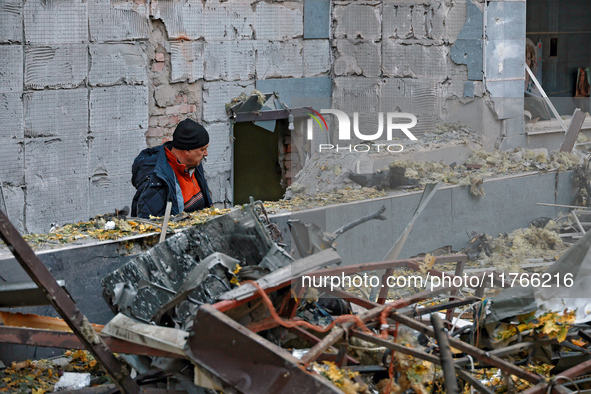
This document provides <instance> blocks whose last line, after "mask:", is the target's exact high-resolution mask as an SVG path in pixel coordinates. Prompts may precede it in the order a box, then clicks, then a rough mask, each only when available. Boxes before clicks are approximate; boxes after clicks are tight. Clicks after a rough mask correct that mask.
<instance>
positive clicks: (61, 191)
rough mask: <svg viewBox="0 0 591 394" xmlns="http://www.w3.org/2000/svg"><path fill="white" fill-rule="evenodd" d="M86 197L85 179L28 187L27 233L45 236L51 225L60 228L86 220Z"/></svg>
mask: <svg viewBox="0 0 591 394" xmlns="http://www.w3.org/2000/svg"><path fill="white" fill-rule="evenodd" d="M88 197H89V195H88V177H84V178H70V179H63V180H58V181H51V182H46V181H40V180H36V181H35V182H30V183H28V184H27V197H26V209H27V230H28V231H29V232H32V233H47V232H49V229H50V228H51V223H58V224H60V225H63V224H65V223H75V222H78V221H80V220H88V216H89V215H88V205H89V198H88ZM56 207H59V209H56Z"/></svg>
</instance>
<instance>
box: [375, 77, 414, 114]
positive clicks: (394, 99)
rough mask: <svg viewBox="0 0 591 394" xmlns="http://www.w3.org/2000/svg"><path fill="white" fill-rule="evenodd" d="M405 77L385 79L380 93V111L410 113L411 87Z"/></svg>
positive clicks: (411, 109)
mask: <svg viewBox="0 0 591 394" xmlns="http://www.w3.org/2000/svg"><path fill="white" fill-rule="evenodd" d="M407 81H408V80H407V79H401V78H388V79H385V82H384V84H383V85H382V88H381V94H380V111H381V112H385V113H388V112H396V111H398V112H410V113H412V111H413V108H412V99H411V97H412V88H411V85H410V84H409V83H407Z"/></svg>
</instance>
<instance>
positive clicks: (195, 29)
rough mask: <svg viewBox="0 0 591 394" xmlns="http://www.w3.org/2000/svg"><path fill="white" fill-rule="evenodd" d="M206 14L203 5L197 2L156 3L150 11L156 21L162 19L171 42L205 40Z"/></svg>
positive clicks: (193, 0)
mask: <svg viewBox="0 0 591 394" xmlns="http://www.w3.org/2000/svg"><path fill="white" fill-rule="evenodd" d="M208 5H209V3H208ZM204 12H205V11H204V6H203V3H202V2H201V1H196V0H189V1H156V2H152V3H151V9H150V15H152V16H153V17H154V19H162V22H164V26H165V27H166V32H167V33H168V38H169V39H171V40H174V39H180V38H184V39H189V40H198V39H200V38H203V37H204V34H205V22H206V19H205V18H204Z"/></svg>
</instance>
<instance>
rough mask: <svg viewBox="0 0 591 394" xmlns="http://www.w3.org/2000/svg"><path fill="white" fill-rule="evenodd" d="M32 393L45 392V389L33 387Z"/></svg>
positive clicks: (39, 393) (41, 393)
mask: <svg viewBox="0 0 591 394" xmlns="http://www.w3.org/2000/svg"><path fill="white" fill-rule="evenodd" d="M31 394H45V390H43V389H33V391H32V392H31Z"/></svg>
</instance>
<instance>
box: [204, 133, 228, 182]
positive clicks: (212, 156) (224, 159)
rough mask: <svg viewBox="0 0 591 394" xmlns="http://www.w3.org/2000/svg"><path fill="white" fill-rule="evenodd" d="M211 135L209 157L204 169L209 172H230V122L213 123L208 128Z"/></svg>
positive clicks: (208, 149)
mask: <svg viewBox="0 0 591 394" xmlns="http://www.w3.org/2000/svg"><path fill="white" fill-rule="evenodd" d="M206 129H207V132H208V133H209V148H207V152H208V156H207V159H206V164H204V167H205V168H207V169H208V171H209V172H219V171H229V170H230V169H231V168H232V146H231V143H230V132H231V129H232V126H231V125H230V123H229V122H223V123H212V124H208V125H207V126H206Z"/></svg>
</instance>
